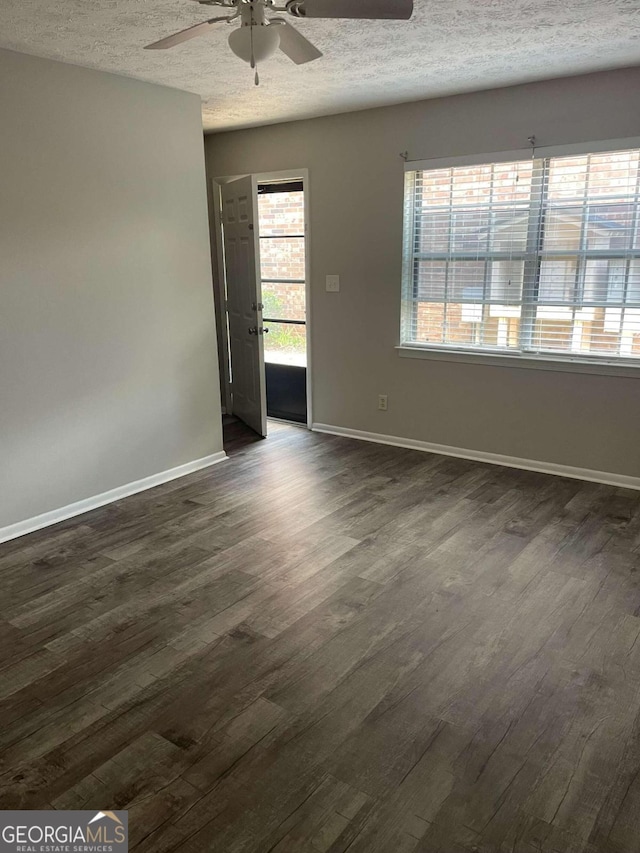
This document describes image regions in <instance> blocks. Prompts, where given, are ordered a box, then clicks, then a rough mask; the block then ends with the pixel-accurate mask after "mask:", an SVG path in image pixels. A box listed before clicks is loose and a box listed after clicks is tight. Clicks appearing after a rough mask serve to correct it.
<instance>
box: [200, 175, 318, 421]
mask: <svg viewBox="0 0 640 853" xmlns="http://www.w3.org/2000/svg"><path fill="white" fill-rule="evenodd" d="M248 174H251V177H252V179H253V186H254V196H255V198H254V199H253V203H254V206H255V210H256V216H255V222H256V225H257V227H256V228H255V229H254V232H253V234H254V241H255V244H256V256H257V257H259V247H260V227H259V225H258V222H259V220H258V216H257V205H258V201H257V189H258V184H267V183H270V182H272V181H290V180H293V179H295V178H300V179H301V180H302V189H303V193H304V267H305V269H304V279H305V319H306V326H305V328H306V333H307V429H311V425H312V423H313V395H312V388H313V381H312V378H313V377H312V355H311V350H312V346H311V343H312V337H313V333H312V327H311V317H312V312H311V251H310V243H311V239H310V234H311V229H310V215H309V213H310V209H311V208H310V204H309V169H284V170H281V171H273V172H256V173H247V172H245V173H243V174H239V175H224V176H221V177H217V178H212V179H211V190H212V194H213V229H214V239H215V246H216V268H217V276H216V278H217V281H214V287H215V288H216V290H217V293H218V304H219V305H220V306H221V307H222V308H223V310H224V317H223V318H222V323H221V327H222V335H223V338H222V351H223V352H224V354H225V358H224V370H223V375H224V397H225V403H226V405H225V408H226V411H227V413H228V414H232V413H233V412H232V398H231V382H230V374H229V362H230V357H231V352H230V346H229V325H228V320H227V306H226V270H225V265H224V246H223V242H222V204H221V187H222V185H223V184H228V183H229V182H230V181H235V180H236V179H237V178H244V177H247V175H248Z"/></svg>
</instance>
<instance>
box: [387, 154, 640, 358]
mask: <svg viewBox="0 0 640 853" xmlns="http://www.w3.org/2000/svg"><path fill="white" fill-rule="evenodd" d="M639 162H640V151H638V150H631V151H619V152H608V153H604V154H587V155H581V156H572V157H549V158H538V159H527V160H519V161H516V162H509V163H491V164H486V165H480V166H465V167H454V168H448V169H434V170H426V171H413V172H407V173H406V186H405V228H404V274H403V278H404V281H403V299H402V330H401V345H404V346H411V347H425V348H438V349H454V350H476V351H480V352H494V353H496V352H498V353H499V352H504V353H508V354H512V355H516V356H517V355H522V356H527V357H534V358H535V357H536V356H542V357H544V358H558V359H563V358H564V359H567V358H569V359H595V360H598V359H600V360H608V361H611V360H620V359H638V360H639V361H638V365H639V366H640V167H639Z"/></svg>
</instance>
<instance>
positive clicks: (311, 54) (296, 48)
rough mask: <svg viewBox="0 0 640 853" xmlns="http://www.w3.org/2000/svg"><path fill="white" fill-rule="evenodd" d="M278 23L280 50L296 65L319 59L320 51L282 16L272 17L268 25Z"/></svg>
mask: <svg viewBox="0 0 640 853" xmlns="http://www.w3.org/2000/svg"><path fill="white" fill-rule="evenodd" d="M273 24H277V25H278V32H279V33H280V50H281V51H282V52H283V53H284V54H286V55H287V56H288V57H289V59H290V60H291V61H292V62H295V64H296V65H304V63H305V62H312V61H313V60H314V59H320V57H321V56H322V51H321V50H318V48H317V47H316V46H315V45H313V44H311V42H310V41H309V39H306V38H305V37H304V36H303V35H302V33H300V32H298V30H297V29H296V28H295V27H292V26H291V24H289V23H288V22H287V21H285V20H284V19H283V18H272V20H271V23H270V24H269V26H272V25H273Z"/></svg>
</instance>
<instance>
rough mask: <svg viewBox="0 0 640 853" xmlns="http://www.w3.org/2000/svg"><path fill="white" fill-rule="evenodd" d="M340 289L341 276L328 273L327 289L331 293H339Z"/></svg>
mask: <svg viewBox="0 0 640 853" xmlns="http://www.w3.org/2000/svg"><path fill="white" fill-rule="evenodd" d="M339 290H340V276H339V275H328V276H327V291H328V292H329V293H338V291H339Z"/></svg>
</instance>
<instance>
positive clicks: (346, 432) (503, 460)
mask: <svg viewBox="0 0 640 853" xmlns="http://www.w3.org/2000/svg"><path fill="white" fill-rule="evenodd" d="M312 429H313V430H314V432H326V433H329V434H330V435H341V436H344V437H345V438H356V439H358V440H360V441H372V442H374V443H375V444H390V445H392V446H393V447H406V448H408V449H410V450H423V451H425V452H426V453H437V454H440V455H441V456H456V457H458V458H460V459H471V460H473V461H474V462H488V463H489V464H491V465H502V466H504V467H506V468H521V469H523V470H525V471H538V472H539V473H541V474H555V475H556V476H557V477H571V478H572V479H574V480H587V481H588V482H590V483H604V484H605V485H607V486H618V487H619V488H623V489H637V490H640V477H629V476H627V475H626V474H613V473H609V472H607V471H593V470H592V469H591V468H575V467H574V466H572V465H559V464H557V463H556V462H538V461H536V460H533V459H521V458H520V457H518V456H503V455H502V454H501V453H489V452H487V451H484V450H465V449H464V448H462V447H449V446H448V445H446V444H432V443H431V442H430V441H419V440H418V439H414V438H398V437H397V436H395V435H381V434H380V433H377V432H364V431H363V430H359V429H349V428H347V427H339V426H332V425H331V424H313V426H312Z"/></svg>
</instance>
